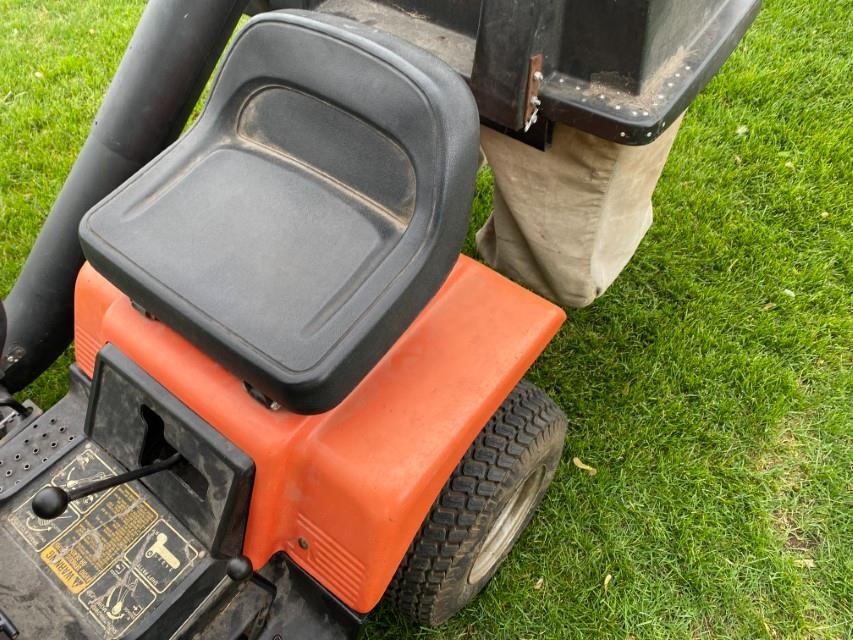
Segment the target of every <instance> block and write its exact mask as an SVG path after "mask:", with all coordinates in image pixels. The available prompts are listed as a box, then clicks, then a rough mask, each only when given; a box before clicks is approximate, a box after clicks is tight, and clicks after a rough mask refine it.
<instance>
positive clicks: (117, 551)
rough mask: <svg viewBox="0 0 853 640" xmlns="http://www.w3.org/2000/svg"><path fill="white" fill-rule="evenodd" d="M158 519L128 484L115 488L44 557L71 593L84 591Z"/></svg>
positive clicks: (43, 555) (45, 551) (55, 542)
mask: <svg viewBox="0 0 853 640" xmlns="http://www.w3.org/2000/svg"><path fill="white" fill-rule="evenodd" d="M156 521H157V512H156V511H154V509H152V508H151V507H150V506H149V505H148V504H147V503H146V502H145V500H144V499H143V498H142V497H141V496H140V495H139V493H137V492H136V491H135V490H133V489H132V488H130V487H129V486H127V485H122V486H120V487H117V488H116V489H113V490H112V491H111V492H110V493H109V494H108V495H107V496H106V497H105V498H104V499H103V500H102V501H101V502H99V503H98V504H97V505H96V506H95V507H94V508H93V509H92V510H91V511H90V512H89V513H87V514H86V515H85V516H84V517H83V518H82V519H81V520H80V521H79V522H77V523H76V524H75V525H73V526H72V527H71V528H70V529H69V530H68V531H66V532H65V533H64V534H63V535H62V536H61V537H60V538H59V539H57V540H55V541H54V542H52V543H51V544H50V545H49V546H48V547H47V548H45V550H44V551H42V552H41V554H40V557H41V559H42V561H43V562H44V563H45V564H46V565H47V566H48V567H49V568H50V570H51V571H53V573H55V574H56V576H57V577H58V578H59V579H60V580H61V581H62V583H63V584H64V585H65V586H66V587H67V588H68V590H69V591H71V593H75V594H77V593H80V592H81V591H83V590H84V589H85V588H87V587H88V586H90V585H91V584H92V583H93V582H94V581H95V579H96V578H97V577H98V576H99V575H100V574H101V573H103V572H104V571H105V570H106V569H108V568H109V567H111V566H112V565H113V563H114V562H115V561H116V560H117V559H118V558H119V557H120V556H121V555H122V554H123V553H124V552H125V551H126V550H127V549H128V548H129V547H130V546H131V545H133V544H134V543H135V542H136V541H137V540H138V539H139V538H140V537H142V535H143V534H144V533H145V532H146V531H147V530H148V528H149V527H150V526H151V525H152V524H154V523H155V522H156Z"/></svg>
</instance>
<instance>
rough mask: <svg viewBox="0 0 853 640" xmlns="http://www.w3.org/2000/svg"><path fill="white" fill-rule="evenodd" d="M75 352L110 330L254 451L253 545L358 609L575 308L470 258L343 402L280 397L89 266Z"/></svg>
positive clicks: (247, 548) (88, 363)
mask: <svg viewBox="0 0 853 640" xmlns="http://www.w3.org/2000/svg"><path fill="white" fill-rule="evenodd" d="M76 304H77V309H76V313H77V317H76V330H75V334H76V346H77V351H76V353H77V362H78V364H79V365H80V367H81V368H82V369H83V370H84V371H85V372H86V373H87V374H88V375H89V376H91V375H92V374H93V371H94V365H95V357H96V354H97V351H98V350H99V349H100V348H101V347H102V346H103V345H105V344H107V343H112V344H114V345H115V346H116V347H118V348H119V349H120V350H121V351H123V352H124V353H125V354H126V355H127V356H129V357H130V358H132V359H133V360H134V361H135V362H136V363H137V364H139V366H141V367H142V368H143V369H144V370H145V371H147V372H148V374H149V375H151V376H152V377H153V378H155V379H156V380H158V381H159V382H160V384H162V385H163V386H164V387H166V388H167V389H168V390H169V391H170V392H171V393H173V394H174V395H175V396H176V397H177V398H178V399H180V400H181V401H182V402H183V403H184V404H185V405H187V406H188V407H189V408H190V409H192V410H193V411H194V412H195V413H197V414H198V415H199V416H201V417H202V418H203V419H204V420H206V421H207V422H208V423H210V424H211V425H212V426H213V427H214V428H216V429H217V430H218V431H219V432H221V433H222V434H223V435H224V436H225V437H227V438H228V439H229V440H231V441H232V442H233V443H234V444H236V445H237V446H238V447H240V448H241V449H242V450H243V451H245V452H246V453H247V454H248V455H249V456H250V457H251V458H252V459H253V460H254V462H255V466H256V475H255V485H254V489H253V493H252V502H251V505H250V509H249V521H248V527H247V530H246V537H245V542H244V553H245V554H246V555H247V556H248V557H249V558H250V559H251V560H252V562H253V564H254V565H255V566H258V567H259V566H262V565H263V564H265V563H266V562H267V561H268V560H269V558H270V557H271V556H272V555H273V554H275V553H276V552H278V551H284V552H286V553H287V554H288V555H289V556H290V557H291V558H292V559H293V560H294V561H295V562H296V563H297V564H299V565H300V566H301V567H302V568H304V569H305V570H306V571H308V572H309V573H310V574H311V575H312V576H314V578H316V579H317V580H318V581H319V582H320V583H321V584H323V585H324V586H325V587H327V588H328V589H329V590H331V591H332V592H333V593H334V594H335V595H336V596H337V597H338V598H340V599H341V600H342V601H343V602H344V603H345V604H347V605H348V606H350V607H352V608H353V609H355V610H356V611H360V612H367V611H369V610H371V609H372V608H373V607H374V606H375V605H376V604H377V603H378V602H379V600H380V598H381V597H382V595H383V593H384V592H385V589H386V588H387V586H388V584H389V582H390V581H391V579H392V577H393V575H394V572H395V571H396V569H397V566H398V565H399V563H400V561H401V559H402V558H403V556H404V555H405V553H406V550H407V549H408V546H409V544H410V543H411V541H412V539H413V538H414V536H415V535H416V533H417V531H418V529H419V527H420V525H421V523H422V522H423V519H424V518H425V517H426V514H427V513H428V511H429V509H430V507H431V506H432V504H433V502H434V501H435V499H436V497H437V496H438V494H439V492H440V491H441V489H442V487H443V486H444V483H445V482H446V481H447V478H448V477H449V476H450V474H451V473H452V472H453V469H454V468H455V466H456V465H457V463H458V462H459V460H460V459H461V457H462V456H463V455H464V453H465V451H466V450H467V449H468V447H469V446H470V444H471V442H472V441H473V440H474V438H476V436H477V434H478V433H479V431H480V430H481V429H482V427H483V425H484V424H485V423H486V422H487V421H488V419H489V417H490V416H491V415H492V414H493V413H494V411H495V410H496V409H497V408H498V406H500V404H501V402H502V401H503V399H504V398H505V397H506V396H507V395H508V394H509V392H510V391H511V390H512V388H513V387H514V386H515V385H516V384H517V383H518V381H519V380H520V379H521V378H522V377H523V376H524V374H525V372H526V371H527V369H528V368H529V367H530V366H531V365H532V364H533V362H534V361H535V359H536V358H537V357H538V355H539V354H540V353H541V351H542V350H543V349H544V348H545V346H546V345H547V344H548V342H549V341H550V340H551V338H552V337H553V336H554V335H555V333H556V332H557V331H558V330H559V328H560V326H561V324H562V323H563V321H564V320H565V314H564V313H563V311H562V310H561V309H560V308H558V307H556V306H554V305H552V304H551V303H549V302H547V301H546V300H543V299H542V298H539V297H538V296H536V295H534V294H532V293H530V292H529V291H527V290H525V289H523V288H522V287H520V286H518V285H516V284H514V283H512V282H510V281H509V280H507V279H505V278H503V277H502V276H500V275H498V274H497V273H495V272H494V271H492V270H490V269H488V268H486V267H484V266H482V265H480V264H479V263H477V262H474V261H473V260H470V259H469V258H465V257H460V259H459V261H458V263H457V264H456V267H455V268H454V270H453V272H452V273H451V275H450V277H449V278H448V280H447V282H446V283H445V284H444V286H443V287H442V288H441V290H440V291H439V293H438V294H436V296H435V297H434V298H433V300H432V301H431V302H430V303H429V305H428V306H427V307H426V308H425V309H424V310H423V311H422V312H421V314H420V315H419V316H418V317H417V318H416V320H415V321H414V322H413V323H412V325H411V326H410V327H409V329H408V330H407V331H406V332H405V333H404V334H403V336H402V337H401V338H400V339H399V340H398V341H397V343H396V344H395V345H394V346H393V347H392V348H391V350H390V351H389V352H388V353H387V354H386V355H385V357H384V358H383V359H382V360H381V361H380V362H379V363H378V364H377V365H376V366H375V367H374V368H373V370H372V371H371V372H370V373H369V374H368V375H367V376H366V377H365V378H364V380H363V381H362V382H361V383H360V384H359V386H358V387H356V389H355V390H354V391H353V392H352V393H351V394H350V395H349V396H348V397H347V398H346V399H345V400H344V401H343V402H342V403H341V404H340V405H338V406H337V407H335V408H334V409H333V410H331V411H328V412H327V413H324V414H320V415H315V416H303V415H297V414H294V413H291V412H289V411H275V412H273V411H269V410H267V409H266V408H264V407H263V406H261V405H260V404H259V403H257V402H256V401H255V400H253V399H251V398H250V397H249V395H248V394H247V393H246V392H245V391H244V389H243V385H242V381H241V380H239V379H237V378H235V377H234V376H232V375H231V374H230V373H229V372H228V371H227V370H226V369H225V368H223V367H222V366H221V365H219V364H218V363H216V362H215V361H213V360H212V359H210V358H209V357H207V356H206V355H205V354H204V353H202V352H201V351H199V350H198V349H196V348H195V347H194V346H192V345H191V344H190V343H189V342H187V341H186V340H185V339H183V338H182V337H181V336H179V335H178V334H177V333H175V332H174V331H172V330H171V329H169V328H168V327H167V326H165V325H164V324H162V323H160V322H157V321H154V320H150V319H148V318H146V317H145V316H143V315H142V314H141V313H139V312H138V311H137V310H135V309H134V308H133V307H132V306H131V304H130V301H129V300H128V299H127V297H126V296H124V295H123V294H122V293H121V292H120V291H119V290H118V289H116V288H115V287H113V286H112V285H111V284H110V283H109V282H107V281H106V280H105V279H104V278H103V277H101V276H100V275H99V274H97V273H96V272H95V271H94V269H93V268H92V267H91V266H90V265H88V264H87V265H86V266H84V268H83V270H82V271H81V273H80V277H79V279H78V284H77V299H76Z"/></svg>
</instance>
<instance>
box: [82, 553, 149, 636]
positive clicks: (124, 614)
mask: <svg viewBox="0 0 853 640" xmlns="http://www.w3.org/2000/svg"><path fill="white" fill-rule="evenodd" d="M156 599H157V597H156V596H155V595H154V593H153V592H152V591H151V589H149V588H148V586H147V585H146V584H145V582H144V581H142V580H141V579H140V578H139V577H138V576H137V575H136V574H134V573H133V571H131V570H130V567H128V565H127V563H125V562H124V561H123V560H119V561H118V562H116V563H115V564H114V565H113V566H112V568H111V569H110V570H109V571H107V572H106V573H105V574H104V575H102V576H101V577H100V578H98V579H97V580H96V581H95V583H94V584H93V585H92V586H91V588H89V589H87V590H86V591H85V592H83V593H82V594H81V595H80V603H81V604H82V605H83V606H84V607H85V608H87V609H88V610H89V613H91V614H92V617H93V618H94V619H95V620H97V622H98V624H99V625H101V627H103V629H104V630H105V631H106V635H107V637H117V636H121V635H123V634H124V632H125V631H126V630H127V629H128V628H129V627H130V625H132V624H133V623H134V622H136V620H137V619H138V618H139V617H140V616H141V615H142V614H143V613H145V611H146V610H147V609H148V607H150V606H151V605H152V604H153V603H154V601H155V600H156Z"/></svg>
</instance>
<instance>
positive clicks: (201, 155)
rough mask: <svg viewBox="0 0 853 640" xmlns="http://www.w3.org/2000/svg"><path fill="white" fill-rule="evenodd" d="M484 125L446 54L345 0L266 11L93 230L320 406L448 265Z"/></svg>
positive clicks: (198, 341)
mask: <svg viewBox="0 0 853 640" xmlns="http://www.w3.org/2000/svg"><path fill="white" fill-rule="evenodd" d="M478 141H479V129H478V116H477V110H476V106H475V104H474V100H473V97H472V96H471V93H470V91H469V90H468V88H467V86H466V85H465V84H464V82H463V81H462V80H461V79H460V78H459V77H458V76H457V75H456V74H455V73H454V72H453V71H452V70H451V69H450V68H449V67H447V66H446V65H445V64H444V63H442V62H441V61H439V60H438V59H437V58H434V57H433V56H431V55H430V54H428V53H426V52H424V51H421V50H419V49H417V48H415V47H413V46H411V45H408V44H405V43H403V42H401V41H398V40H396V39H395V38H393V37H392V36H388V35H384V34H382V33H381V32H379V31H375V30H372V29H370V28H369V27H364V26H360V25H358V24H356V23H353V22H349V21H347V20H344V19H340V18H335V17H333V16H322V17H321V16H319V15H318V14H313V13H309V12H301V11H292V12H290V11H288V12H281V13H269V14H263V15H261V16H259V17H257V18H255V19H253V20H252V21H250V22H249V23H248V25H247V26H246V27H245V28H244V29H243V30H242V32H241V33H240V34H239V35H238V37H237V39H236V41H235V42H234V44H233V46H232V47H231V50H230V51H229V52H228V54H227V55H226V58H225V60H224V63H223V66H222V69H221V71H220V72H219V75H218V77H217V79H216V82H215V84H214V87H213V89H212V92H211V96H210V98H209V100H208V102H207V105H206V107H205V109H204V112H203V113H202V115H201V117H200V118H199V120H198V122H197V123H196V124H195V125H194V126H193V128H192V129H191V130H190V131H189V132H188V133H187V134H186V135H185V136H184V137H183V138H181V139H180V140H178V141H177V142H176V143H175V144H174V145H172V146H171V147H170V148H169V149H167V150H166V151H165V152H163V153H162V154H161V155H160V156H159V157H158V158H156V159H155V160H154V161H152V162H151V163H150V164H149V165H148V166H146V167H145V168H144V169H143V170H141V171H140V172H139V173H138V174H136V175H135V176H134V177H133V178H132V179H131V180H129V181H128V182H127V183H125V184H124V185H123V186H122V187H120V188H119V189H118V190H116V191H115V192H114V193H113V194H111V195H110V196H109V197H108V198H107V199H105V200H104V201H103V202H101V203H100V204H98V205H97V206H96V207H95V208H94V209H92V210H91V211H90V212H89V213H88V214H87V215H86V217H85V218H84V220H83V223H82V225H81V229H80V237H81V241H82V244H83V248H84V251H85V254H86V257H87V259H88V260H89V261H90V262H91V263H92V264H93V265H94V266H95V268H96V269H97V270H98V271H99V272H100V273H101V274H103V275H104V276H105V277H106V278H108V279H109V280H110V281H111V282H113V283H114V284H115V285H116V286H118V287H119V288H121V289H122V290H123V291H124V292H126V293H127V294H128V295H129V296H130V297H131V299H133V300H134V301H135V302H136V303H137V304H138V305H140V306H141V307H143V308H144V309H145V310H146V311H147V312H149V313H151V314H152V315H154V316H155V317H156V318H158V319H159V320H160V321H162V322H164V323H166V324H167V325H169V326H170V327H172V328H173V329H175V330H176V331H178V332H179V333H180V334H182V335H183V336H184V337H186V338H187V339H188V340H189V341H190V342H192V343H193V344H195V345H196V346H197V347H198V348H200V349H202V350H203V351H205V352H206V353H208V354H209V355H211V356H212V357H213V358H215V359H217V360H218V361H219V362H220V363H221V364H222V365H223V366H224V367H226V368H227V369H228V370H230V371H231V372H233V373H234V374H235V375H237V376H240V377H241V379H243V380H245V381H246V382H248V383H249V384H250V385H251V386H252V387H254V388H255V389H257V390H259V391H261V392H262V393H263V394H265V395H266V396H267V397H269V398H270V399H271V400H274V401H276V402H278V403H281V404H282V405H284V406H286V407H288V408H290V409H292V410H294V411H298V412H300V413H318V412H322V411H326V410H328V409H330V408H332V407H334V406H335V405H336V404H337V403H339V402H340V401H341V400H342V399H343V398H344V397H346V395H347V394H349V392H350V391H352V389H353V388H354V387H355V386H356V385H357V384H358V383H359V381H360V380H361V379H362V378H363V377H364V376H365V375H366V374H367V372H368V371H369V370H370V369H371V368H372V367H373V366H374V365H375V364H376V362H377V361H378V360H379V359H380V358H381V357H382V356H383V354H385V353H386V352H387V350H388V348H389V347H390V346H391V345H392V344H393V343H394V342H395V341H396V340H397V338H399V336H400V335H401V334H402V332H403V331H404V330H405V329H406V327H408V325H409V324H410V323H411V321H412V320H413V319H414V318H415V316H416V315H417V314H418V313H419V312H420V311H421V309H422V308H423V307H424V306H425V305H426V303H427V302H428V301H429V300H430V298H432V296H433V295H434V294H435V293H436V291H437V290H438V288H439V287H440V286H441V284H442V282H443V281H444V279H445V278H446V277H447V275H448V274H449V272H450V270H451V269H452V267H453V264H454V262H455V260H456V258H457V255H458V252H459V250H460V248H461V244H462V241H463V238H464V236H465V232H466V228H467V222H468V215H469V211H470V207H471V202H472V197H473V185H474V178H475V173H476V166H477V154H478ZM176 366H180V365H179V363H176Z"/></svg>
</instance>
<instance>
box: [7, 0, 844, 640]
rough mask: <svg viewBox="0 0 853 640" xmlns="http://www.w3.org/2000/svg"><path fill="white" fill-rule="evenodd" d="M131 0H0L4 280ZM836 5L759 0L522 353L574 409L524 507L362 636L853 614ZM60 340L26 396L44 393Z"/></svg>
mask: <svg viewBox="0 0 853 640" xmlns="http://www.w3.org/2000/svg"><path fill="white" fill-rule="evenodd" d="M143 6H144V3H143V2H142V1H141V0H115V1H113V2H108V3H107V2H102V1H101V2H98V1H95V0H78V1H77V2H67V1H59V0H51V1H46V0H45V1H36V0H0V294H2V295H5V294H6V293H7V292H8V291H9V289H10V288H11V287H12V285H13V283H14V280H15V277H16V276H17V274H18V272H19V270H20V268H21V265H22V264H23V261H24V259H25V258H26V256H27V253H28V252H29V249H30V247H31V246H32V243H33V241H34V240H35V237H36V234H37V233H38V230H39V228H40V226H41V224H42V221H43V220H44V217H45V215H46V214H47V212H48V211H49V210H50V207H51V204H52V203H53V200H54V199H55V197H56V195H57V193H58V191H59V189H60V187H61V185H62V182H63V180H64V178H65V176H66V174H67V173H68V170H69V169H70V167H71V164H72V162H73V160H74V157H75V154H76V151H77V149H79V147H80V146H81V144H82V142H83V140H84V139H85V136H86V134H87V132H88V129H89V124H90V122H91V119H92V118H93V116H94V114H95V111H96V109H97V107H98V104H99V101H100V98H101V96H102V95H103V93H104V91H105V89H106V87H107V85H108V83H109V80H110V77H111V75H112V73H113V72H114V70H115V67H116V65H117V63H118V61H119V59H120V57H121V54H122V52H123V50H124V47H125V45H126V43H127V41H128V38H129V37H130V34H131V32H132V30H133V27H134V25H135V23H136V20H137V19H138V17H139V15H140V13H141V11H142V9H143ZM851 25H853V22H851V20H850V3H849V2H846V1H841V0H799V1H797V2H783V1H782V0H768V1H767V2H766V3H765V8H764V10H763V11H762V13H761V15H760V16H759V18H758V20H757V23H756V25H755V26H754V28H753V29H752V30H751V31H750V32H749V34H748V35H747V36H746V39H745V41H744V42H743V43H742V44H741V46H740V47H739V49H738V51H737V52H736V53H735V55H734V56H733V58H732V59H731V60H730V61H729V62H728V63H727V64H726V65H725V67H724V68H723V70H722V72H721V73H720V75H719V76H718V77H717V78H716V79H714V80H713V81H712V82H711V84H710V86H709V87H708V88H707V89H706V90H705V92H704V93H703V94H702V95H701V96H700V97H699V98H698V99H697V100H696V102H695V103H694V104H693V106H692V107H691V109H690V110H689V111H688V113H687V116H686V119H685V121H684V125H683V127H682V130H681V133H680V134H679V136H678V139H677V141H676V144H675V148H674V149H673V152H672V156H671V158H670V161H669V164H668V166H667V169H666V172H665V174H664V176H663V179H662V181H661V184H660V187H659V188H658V191H657V193H656V196H655V212H656V223H655V225H654V227H653V228H652V231H651V232H650V234H649V236H648V237H647V238H646V240H645V241H644V242H643V244H642V246H641V247H640V250H639V252H638V254H637V256H636V258H635V259H634V261H633V262H632V263H631V264H630V265H629V267H628V269H627V270H626V272H625V273H624V274H623V275H622V276H621V277H620V278H619V280H618V281H617V282H616V284H615V285H614V286H613V288H612V289H611V290H610V291H608V293H607V294H606V295H605V296H604V297H603V298H602V299H601V300H599V301H598V302H596V303H595V305H593V306H592V307H591V308H590V309H587V310H584V311H575V312H572V313H571V314H570V318H569V321H568V323H567V324H566V326H565V327H564V329H563V330H562V332H561V333H560V335H559V336H558V338H557V339H556V340H555V341H554V343H553V344H552V346H551V347H550V348H549V349H548V351H547V352H546V353H545V354H544V355H543V357H542V358H541V359H540V361H539V363H538V364H537V365H536V367H535V368H534V369H533V371H532V373H531V378H532V379H533V381H534V382H536V383H537V384H538V385H540V386H541V387H542V388H544V389H545V390H547V391H548V392H549V393H550V394H552V395H553V396H554V398H555V399H556V400H557V401H558V402H559V403H560V405H561V406H562V407H563V409H564V410H565V412H566V414H567V415H568V416H569V420H570V427H569V437H568V441H567V443H566V449H565V455H564V459H563V463H562V465H561V467H560V469H559V472H558V474H557V478H556V481H555V484H554V486H553V489H552V490H551V492H550V493H549V494H548V495H547V496H546V499H545V502H544V504H543V506H542V508H541V510H540V511H539V513H538V515H537V516H536V518H535V519H534V521H533V523H532V525H531V527H530V529H529V530H528V532H527V533H526V534H525V535H524V536H523V538H522V539H521V542H520V544H519V546H518V547H517V548H516V550H515V551H514V552H513V553H512V554H511V556H510V557H509V559H508V561H507V562H506V564H505V566H504V567H503V569H502V570H501V571H500V572H499V573H498V575H497V576H496V577H495V579H494V580H493V581H492V583H491V584H490V585H489V586H488V588H487V589H486V591H485V593H484V595H483V596H482V597H481V598H480V599H479V600H477V601H476V603H475V604H473V605H472V606H470V607H469V608H468V609H466V610H465V611H464V612H463V613H462V614H461V615H459V616H457V617H456V618H454V619H453V620H451V621H450V622H449V623H448V624H447V625H445V626H444V627H442V628H441V629H439V630H426V629H419V628H416V627H415V626H413V625H412V624H411V623H409V622H407V621H405V620H402V619H398V618H397V617H396V616H395V615H394V614H393V613H392V612H391V611H389V610H387V608H380V609H379V611H378V612H377V614H376V615H375V616H374V618H373V620H374V621H373V623H372V624H371V626H370V627H369V628H368V629H367V631H366V633H365V637H366V638H369V639H371V640H380V639H382V640H386V639H387V640H390V639H395V640H396V639H399V638H435V639H442V640H445V639H446V640H451V639H454V640H456V639H461V638H466V639H469V638H470V639H487V638H489V639H491V638H508V639H509V638H524V639H533V638H558V639H563V638H566V639H573V638H578V639H580V638H618V639H628V638H634V639H636V640H640V639H646V638H660V639H673V638H676V639H679V638H683V639H685V640H687V639H691V640H692V639H696V638H703V639H704V638H707V639H711V638H732V639H745V638H771V639H777V638H779V639H781V638H784V639H789V638H791V639H797V638H803V639H807V638H809V639H811V638H837V639H839V640H840V639H846V638H850V637H853V612H851V603H853V544H851V537H853V473H851V461H853V446H851V430H853V426H851V424H853V410H851V404H853V402H851V400H853V374H851V368H850V358H851V351H853V349H851V347H853V326H851V323H853V305H851V301H852V300H853V286H851V285H853V282H851V268H853V241H851V231H853V229H851V227H852V226H853V213H851V207H850V200H851V195H850V193H851V184H850V178H851V174H853V154H851V138H853V119H851V114H853V93H851V91H850V78H851V77H853V62H851V60H853V57H851V55H850V43H851V42H853V28H851ZM491 188H492V187H491V179H490V176H489V174H488V172H487V171H486V172H483V173H482V174H481V175H480V178H479V192H478V197H477V203H476V207H475V211H474V216H473V223H472V234H473V230H474V229H475V228H476V226H478V225H479V224H482V222H483V221H484V219H485V217H486V216H487V215H488V212H489V209H490V199H491ZM466 250H467V251H468V252H469V253H471V254H472V255H473V254H474V250H473V243H472V236H470V237H469V241H468V244H467V249H466ZM70 361H71V354H70V353H69V354H68V355H67V356H66V357H65V358H63V359H62V360H61V361H60V362H58V363H57V364H56V366H55V367H53V369H51V371H50V372H49V373H48V374H46V375H45V376H44V377H43V378H42V379H41V380H39V381H38V382H37V383H36V384H35V385H33V386H32V388H31V389H29V390H28V391H27V394H22V395H29V396H31V397H33V398H34V399H35V400H36V401H37V402H39V403H40V404H41V405H43V406H47V405H50V404H51V403H53V402H55V401H56V400H57V399H58V398H59V397H60V396H61V394H62V393H63V392H64V388H65V384H66V374H65V371H66V369H67V367H68V365H69V364H70ZM591 469H595V470H596V473H595V474H593V473H592V471H591Z"/></svg>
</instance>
